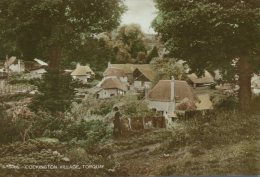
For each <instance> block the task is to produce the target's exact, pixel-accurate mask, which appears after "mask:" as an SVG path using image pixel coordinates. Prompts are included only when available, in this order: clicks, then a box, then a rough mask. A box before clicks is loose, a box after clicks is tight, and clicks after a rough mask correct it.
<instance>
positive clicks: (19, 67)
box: [18, 59, 21, 73]
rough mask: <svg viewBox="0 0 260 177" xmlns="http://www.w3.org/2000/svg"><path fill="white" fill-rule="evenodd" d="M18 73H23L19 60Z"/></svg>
mask: <svg viewBox="0 0 260 177" xmlns="http://www.w3.org/2000/svg"><path fill="white" fill-rule="evenodd" d="M18 73H21V60H20V59H18Z"/></svg>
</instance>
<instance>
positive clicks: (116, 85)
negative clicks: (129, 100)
mask: <svg viewBox="0 0 260 177" xmlns="http://www.w3.org/2000/svg"><path fill="white" fill-rule="evenodd" d="M100 86H101V88H103V89H119V90H123V91H127V85H126V84H124V83H122V82H121V81H120V80H119V79H117V78H107V79H105V80H104V81H103V82H102V83H101V85H100Z"/></svg>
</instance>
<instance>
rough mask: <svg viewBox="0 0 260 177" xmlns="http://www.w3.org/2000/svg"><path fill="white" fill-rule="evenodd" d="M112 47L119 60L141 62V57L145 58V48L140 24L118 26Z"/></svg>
mask: <svg viewBox="0 0 260 177" xmlns="http://www.w3.org/2000/svg"><path fill="white" fill-rule="evenodd" d="M114 48H115V50H116V53H117V60H118V61H119V62H122V63H127V62H129V63H135V62H137V63H140V62H142V60H143V58H144V57H145V58H146V53H147V49H146V46H145V42H144V33H143V32H142V30H141V27H140V25H138V24H130V25H123V26H120V27H119V28H118V30H117V34H116V36H115V45H114ZM144 55H145V56H144ZM133 59H134V60H133Z"/></svg>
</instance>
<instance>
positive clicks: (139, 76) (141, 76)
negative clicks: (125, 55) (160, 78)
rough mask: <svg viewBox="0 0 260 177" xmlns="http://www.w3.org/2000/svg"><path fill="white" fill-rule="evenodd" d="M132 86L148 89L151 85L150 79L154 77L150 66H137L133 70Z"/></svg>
mask: <svg viewBox="0 0 260 177" xmlns="http://www.w3.org/2000/svg"><path fill="white" fill-rule="evenodd" d="M133 77H134V88H135V89H149V88H151V86H152V81H153V80H154V78H155V72H154V71H153V70H152V68H151V67H146V68H142V67H138V68H136V69H135V70H134V72H133Z"/></svg>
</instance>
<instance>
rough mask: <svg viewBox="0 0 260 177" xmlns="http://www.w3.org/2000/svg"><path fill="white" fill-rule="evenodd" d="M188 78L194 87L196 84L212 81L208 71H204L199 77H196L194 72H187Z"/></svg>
mask: <svg viewBox="0 0 260 177" xmlns="http://www.w3.org/2000/svg"><path fill="white" fill-rule="evenodd" d="M188 79H189V82H190V83H191V84H192V85H193V87H194V88H196V87H197V86H207V85H211V84H213V83H214V77H213V76H212V75H211V74H210V73H209V72H208V71H205V73H204V75H203V76H201V77H198V76H197V75H196V74H195V73H192V74H189V75H188Z"/></svg>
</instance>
